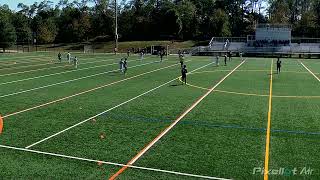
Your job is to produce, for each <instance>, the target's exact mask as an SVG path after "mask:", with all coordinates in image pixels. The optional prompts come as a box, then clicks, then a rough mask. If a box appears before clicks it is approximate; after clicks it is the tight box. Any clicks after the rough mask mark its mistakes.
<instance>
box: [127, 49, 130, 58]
mask: <svg viewBox="0 0 320 180" xmlns="http://www.w3.org/2000/svg"><path fill="white" fill-rule="evenodd" d="M127 56H128V57H129V56H130V49H128V51H127Z"/></svg>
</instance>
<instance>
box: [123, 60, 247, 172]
mask: <svg viewBox="0 0 320 180" xmlns="http://www.w3.org/2000/svg"><path fill="white" fill-rule="evenodd" d="M244 62H245V61H243V62H241V63H240V64H239V65H238V66H237V67H235V68H234V69H233V70H232V71H231V72H229V73H228V74H227V75H226V76H224V77H223V78H222V79H221V80H220V81H219V82H218V83H217V84H216V85H214V86H213V87H212V88H210V90H208V91H207V92H206V93H205V94H204V95H203V96H201V97H200V98H199V99H198V100H197V101H196V102H195V103H193V104H192V105H191V106H190V107H189V108H188V109H187V110H186V111H185V112H183V113H182V114H181V115H180V116H179V117H178V118H177V119H176V120H175V121H174V122H173V123H172V124H171V125H170V126H168V127H167V128H166V129H165V130H164V131H162V133H160V134H159V135H158V136H157V137H156V138H155V139H154V140H153V141H151V142H150V143H149V144H148V145H147V146H146V147H145V148H143V149H142V150H141V151H140V152H139V153H138V154H137V155H136V156H135V157H134V158H133V159H131V160H130V161H129V162H128V163H127V165H132V164H134V163H135V162H136V161H137V160H138V159H139V158H140V157H141V156H143V155H144V154H145V153H146V152H147V151H148V150H149V149H150V148H151V147H152V146H153V145H154V144H155V143H157V142H158V141H159V140H160V139H161V138H162V137H163V136H165V135H166V134H167V133H168V132H169V131H170V130H171V129H172V128H173V127H174V126H175V125H176V124H177V123H178V122H179V121H180V120H181V119H183V118H184V117H185V116H186V115H187V114H188V113H189V112H190V111H192V110H193V109H194V108H195V107H196V106H197V105H198V104H199V103H200V102H201V101H202V100H203V99H204V98H206V97H207V96H208V95H209V94H210V93H211V92H212V91H213V90H214V89H215V88H216V87H218V86H219V85H220V84H221V83H222V82H223V81H224V80H225V79H226V78H227V77H229V76H230V75H231V74H232V73H233V72H234V71H236V70H237V69H238V68H239V67H240V66H241V65H242V64H243V63H244ZM125 167H126V166H125ZM125 167H123V168H125ZM120 171H121V170H120ZM123 171H124V170H122V172H123ZM118 172H119V171H118ZM119 174H120V173H119Z"/></svg>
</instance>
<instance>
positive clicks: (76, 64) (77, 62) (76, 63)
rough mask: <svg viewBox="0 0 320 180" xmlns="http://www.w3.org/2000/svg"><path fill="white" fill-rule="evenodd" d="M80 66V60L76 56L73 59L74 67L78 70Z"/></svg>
mask: <svg viewBox="0 0 320 180" xmlns="http://www.w3.org/2000/svg"><path fill="white" fill-rule="evenodd" d="M78 64H79V60H78V58H77V56H75V57H74V59H73V65H74V67H75V68H76V69H78Z"/></svg>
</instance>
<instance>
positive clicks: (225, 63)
mask: <svg viewBox="0 0 320 180" xmlns="http://www.w3.org/2000/svg"><path fill="white" fill-rule="evenodd" d="M224 65H225V66H226V65H227V54H225V55H224Z"/></svg>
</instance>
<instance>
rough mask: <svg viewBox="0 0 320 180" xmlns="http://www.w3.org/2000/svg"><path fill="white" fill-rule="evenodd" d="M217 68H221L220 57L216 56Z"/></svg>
mask: <svg viewBox="0 0 320 180" xmlns="http://www.w3.org/2000/svg"><path fill="white" fill-rule="evenodd" d="M216 66H219V56H216Z"/></svg>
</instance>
